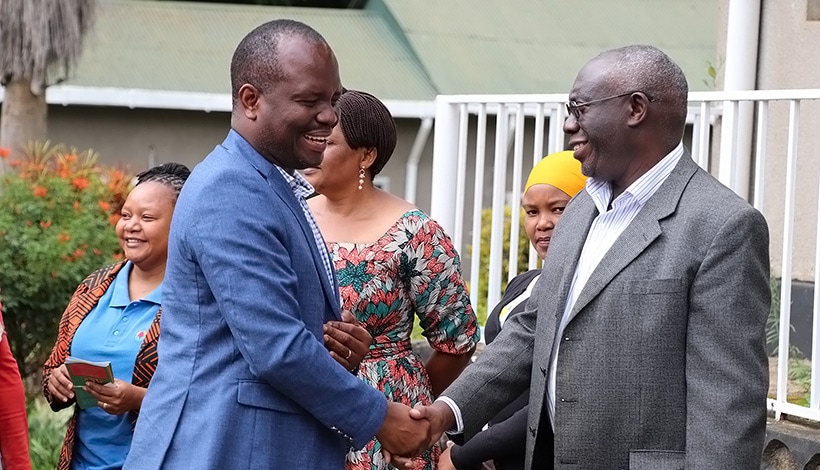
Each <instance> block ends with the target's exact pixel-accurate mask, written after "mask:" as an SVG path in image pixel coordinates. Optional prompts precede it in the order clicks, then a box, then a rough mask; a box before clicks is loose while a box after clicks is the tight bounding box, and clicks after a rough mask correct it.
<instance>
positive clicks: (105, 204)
mask: <svg viewBox="0 0 820 470" xmlns="http://www.w3.org/2000/svg"><path fill="white" fill-rule="evenodd" d="M0 156H2V157H3V158H4V159H6V160H7V163H8V166H9V167H11V169H10V170H8V171H6V172H5V173H4V174H2V176H0V207H2V208H3V209H2V211H0V289H2V291H0V294H2V302H3V315H4V317H5V320H6V328H7V329H8V337H9V341H10V344H11V348H12V350H13V352H14V354H15V357H16V358H17V360H18V361H19V362H20V372H21V374H22V375H23V377H28V376H30V375H32V374H34V373H35V372H36V371H38V370H39V367H40V366H41V365H42V364H43V362H44V360H45V358H46V357H47V356H48V353H49V352H50V351H51V348H52V346H53V345H54V339H55V337H56V333H57V324H58V322H59V319H60V315H61V313H62V312H63V310H64V309H65V306H66V304H67V303H68V300H69V298H70V297H71V294H72V292H73V291H74V289H75V288H76V287H77V285H78V284H79V283H80V282H81V281H82V280H83V279H84V278H85V276H87V275H88V274H90V273H91V272H92V271H94V270H95V269H97V268H99V267H101V266H104V265H106V264H108V263H111V262H113V261H114V260H115V259H117V258H122V253H121V251H120V248H119V244H118V241H117V237H116V234H115V231H114V225H115V224H116V222H117V219H118V215H117V214H119V209H120V208H121V206H122V203H123V202H124V199H125V196H126V194H127V192H128V189H129V186H130V177H126V175H125V173H124V172H123V171H121V170H117V169H113V168H103V167H101V166H99V165H98V164H97V155H96V154H95V153H94V152H93V151H91V150H88V151H86V152H82V153H78V152H76V150H74V149H71V150H69V151H66V150H65V149H64V148H63V147H62V146H50V145H49V143H48V142H46V143H44V144H34V145H32V146H30V147H29V149H28V150H27V151H26V152H24V154H23V156H22V158H19V159H13V158H10V157H9V152H8V151H7V150H4V149H0Z"/></svg>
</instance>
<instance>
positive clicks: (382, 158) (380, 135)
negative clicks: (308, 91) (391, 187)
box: [338, 90, 396, 180]
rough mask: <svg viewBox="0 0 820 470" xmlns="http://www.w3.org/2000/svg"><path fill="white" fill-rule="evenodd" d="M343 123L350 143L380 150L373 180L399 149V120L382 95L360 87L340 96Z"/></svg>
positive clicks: (343, 128)
mask: <svg viewBox="0 0 820 470" xmlns="http://www.w3.org/2000/svg"><path fill="white" fill-rule="evenodd" d="M338 106H339V113H340V117H339V125H340V126H341V127H342V134H344V136H345V140H346V141H347V145H348V146H349V147H350V148H351V149H353V150H356V149H360V148H362V147H364V148H368V149H371V148H372V149H376V160H374V161H373V165H371V166H370V179H371V180H372V179H373V177H374V176H376V175H378V174H379V172H380V171H382V168H384V166H385V165H386V164H387V161H388V160H390V156H391V155H393V150H395V149H396V123H395V122H394V121H393V116H392V115H391V114H390V110H388V109H387V106H385V105H384V103H382V102H381V101H380V100H379V99H378V98H376V97H375V96H373V95H371V94H370V93H365V92H363V91H357V90H345V91H344V92H343V93H342V96H340V97H339V102H338Z"/></svg>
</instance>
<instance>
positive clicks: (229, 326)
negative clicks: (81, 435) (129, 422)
mask: <svg viewBox="0 0 820 470" xmlns="http://www.w3.org/2000/svg"><path fill="white" fill-rule="evenodd" d="M231 82H232V96H233V113H232V117H231V127H232V130H231V131H230V132H229V133H228V136H227V138H226V139H225V141H224V142H223V143H222V144H221V145H220V146H218V147H217V148H216V149H214V151H213V152H211V154H210V155H208V156H207V157H206V158H205V160H204V161H203V162H202V163H200V164H199V165H198V166H197V167H196V168H195V169H194V171H193V173H192V174H191V176H190V178H189V179H188V181H187V182H186V185H185V187H184V189H183V191H182V193H181V194H180V197H179V201H178V202H177V206H176V212H175V214H174V219H173V222H172V226H171V235H170V239H169V244H168V263H167V272H166V274H165V284H164V287H163V299H162V300H163V309H164V311H163V317H162V321H161V327H162V335H161V339H160V342H159V348H158V349H159V366H158V368H157V371H156V373H155V375H154V377H153V380H152V382H151V385H150V387H149V389H148V392H147V393H146V396H145V399H144V402H143V404H142V409H141V413H140V418H139V420H138V423H137V427H136V430H135V434H134V440H133V444H132V447H131V451H130V453H129V455H128V460H127V461H126V463H125V467H126V468H151V469H154V468H170V469H179V468H197V469H210V468H220V469H234V468H235V469H249V468H263V469H302V468H305V469H307V468H309V469H341V468H343V467H344V454H345V452H346V450H347V449H348V448H350V447H354V448H360V447H363V446H364V445H365V444H366V443H367V442H368V440H370V439H371V438H372V437H373V436H374V435H376V436H377V437H378V439H379V441H380V442H382V444H383V446H384V447H385V449H387V450H389V451H391V452H394V453H399V454H401V453H414V452H420V451H421V450H422V449H423V448H424V446H425V445H424V441H425V440H426V439H429V425H427V424H426V423H424V422H422V421H414V420H412V419H411V418H410V416H409V408H407V407H406V406H404V405H400V404H398V403H388V402H387V401H386V400H385V397H384V395H383V394H382V392H380V391H378V390H376V389H374V388H372V387H370V386H369V385H367V384H365V383H364V382H362V381H360V380H359V379H358V378H357V377H356V376H355V375H353V374H351V373H350V372H349V371H348V370H345V367H343V366H340V365H339V363H338V362H337V361H336V360H334V359H333V358H332V357H331V355H330V354H328V351H327V349H326V348H325V346H324V344H323V327H324V325H325V323H327V322H333V321H338V320H340V302H339V293H338V289H337V284H336V278H335V274H334V270H333V267H332V265H331V264H330V259H329V257H328V254H327V251H326V248H325V244H324V241H323V240H322V236H321V234H320V233H319V231H318V229H317V227H316V224H315V222H314V220H313V217H312V215H311V214H310V211H309V210H308V208H307V205H306V204H305V197H306V196H308V195H309V194H310V193H311V192H312V188H311V187H310V185H309V184H308V183H307V182H306V181H304V180H303V178H302V177H301V176H300V175H299V174H298V173H296V172H295V170H296V169H302V168H307V167H311V166H316V165H318V164H319V163H321V161H322V154H323V152H324V149H325V146H326V143H327V137H328V136H329V135H330V133H331V130H332V129H333V126H334V125H335V124H336V121H337V120H338V115H337V110H336V107H335V104H336V100H337V99H338V97H339V95H340V94H341V92H342V86H341V81H340V79H339V71H338V64H337V62H336V58H335V56H334V54H333V51H332V50H331V49H330V47H329V46H328V44H327V43H326V42H325V40H324V38H322V36H321V35H320V34H319V33H317V32H316V31H315V30H313V29H312V28H310V27H309V26H307V25H304V24H302V23H298V22H295V21H291V20H276V21H271V22H269V23H266V24H263V25H262V26H260V27H258V28H256V29H255V30H254V31H252V32H251V33H249V34H248V35H247V36H246V37H245V38H244V39H243V40H242V41H241V43H240V44H239V46H238V47H237V49H236V51H235V52H234V56H233V60H232V62H231ZM337 347H342V346H340V345H339V344H337ZM351 354H352V352H351V350H350V349H347V350H346V352H340V351H339V350H337V351H336V355H337V356H340V357H339V358H338V359H340V360H339V362H342V363H345V361H348V360H350V359H351V357H350V356H351ZM420 423H423V424H421V425H419V424H420Z"/></svg>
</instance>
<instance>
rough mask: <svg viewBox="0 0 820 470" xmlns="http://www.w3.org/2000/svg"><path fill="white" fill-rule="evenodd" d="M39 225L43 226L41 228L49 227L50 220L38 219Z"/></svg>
mask: <svg viewBox="0 0 820 470" xmlns="http://www.w3.org/2000/svg"><path fill="white" fill-rule="evenodd" d="M40 227H43V230H45V229H47V228H49V227H51V221H50V220H46V221H40Z"/></svg>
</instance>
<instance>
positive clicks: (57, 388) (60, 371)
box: [47, 364, 74, 403]
mask: <svg viewBox="0 0 820 470" xmlns="http://www.w3.org/2000/svg"><path fill="white" fill-rule="evenodd" d="M47 388H48V392H49V393H50V394H51V396H52V398H53V399H54V400H58V401H61V402H63V403H66V402H68V400H71V399H72V398H74V384H73V383H71V377H70V376H69V375H68V369H66V368H65V364H63V365H61V366H60V367H58V368H56V369H53V370H52V371H51V376H49V378H48V385H47Z"/></svg>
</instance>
